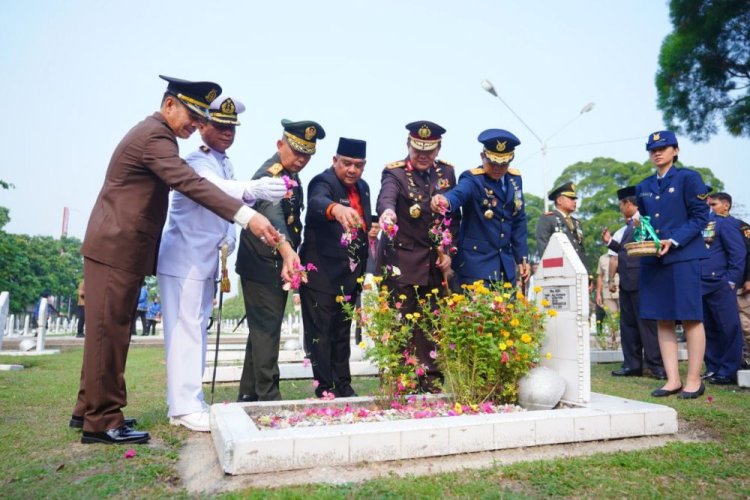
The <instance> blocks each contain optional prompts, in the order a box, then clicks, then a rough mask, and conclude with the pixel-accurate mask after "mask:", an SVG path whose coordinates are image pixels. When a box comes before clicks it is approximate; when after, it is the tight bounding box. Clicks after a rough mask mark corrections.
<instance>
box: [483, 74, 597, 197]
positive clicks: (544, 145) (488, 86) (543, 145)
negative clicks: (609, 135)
mask: <svg viewBox="0 0 750 500" xmlns="http://www.w3.org/2000/svg"><path fill="white" fill-rule="evenodd" d="M482 88H483V89H484V90H486V91H487V92H488V93H490V94H492V95H493V96H495V97H497V98H498V99H499V100H500V102H502V103H503V105H504V106H505V107H506V108H508V110H509V111H510V112H511V113H513V116H515V117H516V118H518V121H520V122H521V123H522V124H523V126H524V127H526V130H528V131H529V132H531V135H533V136H534V138H535V139H536V140H537V141H539V146H540V149H541V152H542V189H544V193H543V195H542V200H543V202H544V211H545V212H546V211H547V208H548V200H547V150H548V149H549V148H548V144H549V141H550V140H551V139H552V138H553V137H555V136H556V135H557V134H559V133H560V132H562V131H563V130H565V129H566V128H568V126H569V125H570V124H571V123H573V122H574V121H576V120H577V119H578V118H579V117H580V116H581V115H583V114H584V113H588V112H589V111H591V110H592V109H594V103H593V102H590V103H588V104H586V105H585V106H584V107H583V108H581V111H580V112H579V113H578V114H577V115H575V116H574V117H573V118H571V119H570V120H568V122H567V123H565V125H563V126H562V127H560V128H559V129H558V130H557V132H555V133H554V134H552V135H550V136H549V137H547V139H545V140H542V138H541V137H539V136H538V135H537V133H536V132H534V131H533V130H532V129H531V127H529V126H528V125H527V124H526V122H525V121H523V119H522V118H521V117H520V116H518V113H516V112H515V111H514V110H513V108H511V107H510V105H508V103H507V102H505V100H504V99H503V98H502V97H500V95H498V93H497V91H496V90H495V86H494V85H492V82H491V81H489V80H483V81H482Z"/></svg>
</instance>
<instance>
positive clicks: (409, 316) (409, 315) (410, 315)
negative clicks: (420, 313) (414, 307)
mask: <svg viewBox="0 0 750 500" xmlns="http://www.w3.org/2000/svg"><path fill="white" fill-rule="evenodd" d="M413 317H414V315H413V314H412V313H407V314H406V319H412V318H413Z"/></svg>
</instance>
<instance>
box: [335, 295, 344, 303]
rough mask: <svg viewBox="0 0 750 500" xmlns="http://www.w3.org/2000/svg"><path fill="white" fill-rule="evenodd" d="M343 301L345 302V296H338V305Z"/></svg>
mask: <svg viewBox="0 0 750 500" xmlns="http://www.w3.org/2000/svg"><path fill="white" fill-rule="evenodd" d="M343 301H344V296H343V295H336V303H337V304H340V303H342V302H343Z"/></svg>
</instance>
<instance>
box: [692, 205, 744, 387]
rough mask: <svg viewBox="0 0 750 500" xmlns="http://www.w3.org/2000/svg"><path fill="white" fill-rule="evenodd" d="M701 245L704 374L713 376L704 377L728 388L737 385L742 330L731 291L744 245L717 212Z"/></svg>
mask: <svg viewBox="0 0 750 500" xmlns="http://www.w3.org/2000/svg"><path fill="white" fill-rule="evenodd" d="M716 194H717V195H720V194H721V193H716ZM710 201H713V199H711V200H710ZM703 241H705V243H706V248H707V249H708V259H706V260H704V261H703V262H702V266H701V285H702V286H701V289H702V292H703V315H704V316H703V325H704V327H705V329H706V355H705V360H706V373H709V374H710V373H713V375H711V376H710V377H708V381H709V382H710V383H712V384H719V385H728V384H733V383H736V382H737V370H739V369H740V365H741V363H742V329H741V327H740V317H739V313H738V310H737V297H736V292H735V288H736V286H737V285H739V286H742V279H743V273H744V270H745V243H744V241H743V240H742V235H741V234H740V232H739V231H738V230H737V220H736V219H735V218H734V217H732V216H731V215H729V214H728V213H717V212H711V214H710V215H709V217H708V224H707V225H706V228H705V229H704V230H703Z"/></svg>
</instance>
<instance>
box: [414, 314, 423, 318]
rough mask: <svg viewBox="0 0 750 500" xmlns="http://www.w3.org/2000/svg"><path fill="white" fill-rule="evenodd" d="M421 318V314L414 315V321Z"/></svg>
mask: <svg viewBox="0 0 750 500" xmlns="http://www.w3.org/2000/svg"><path fill="white" fill-rule="evenodd" d="M420 317H422V315H421V314H419V313H418V312H415V313H414V319H417V318H420Z"/></svg>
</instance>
